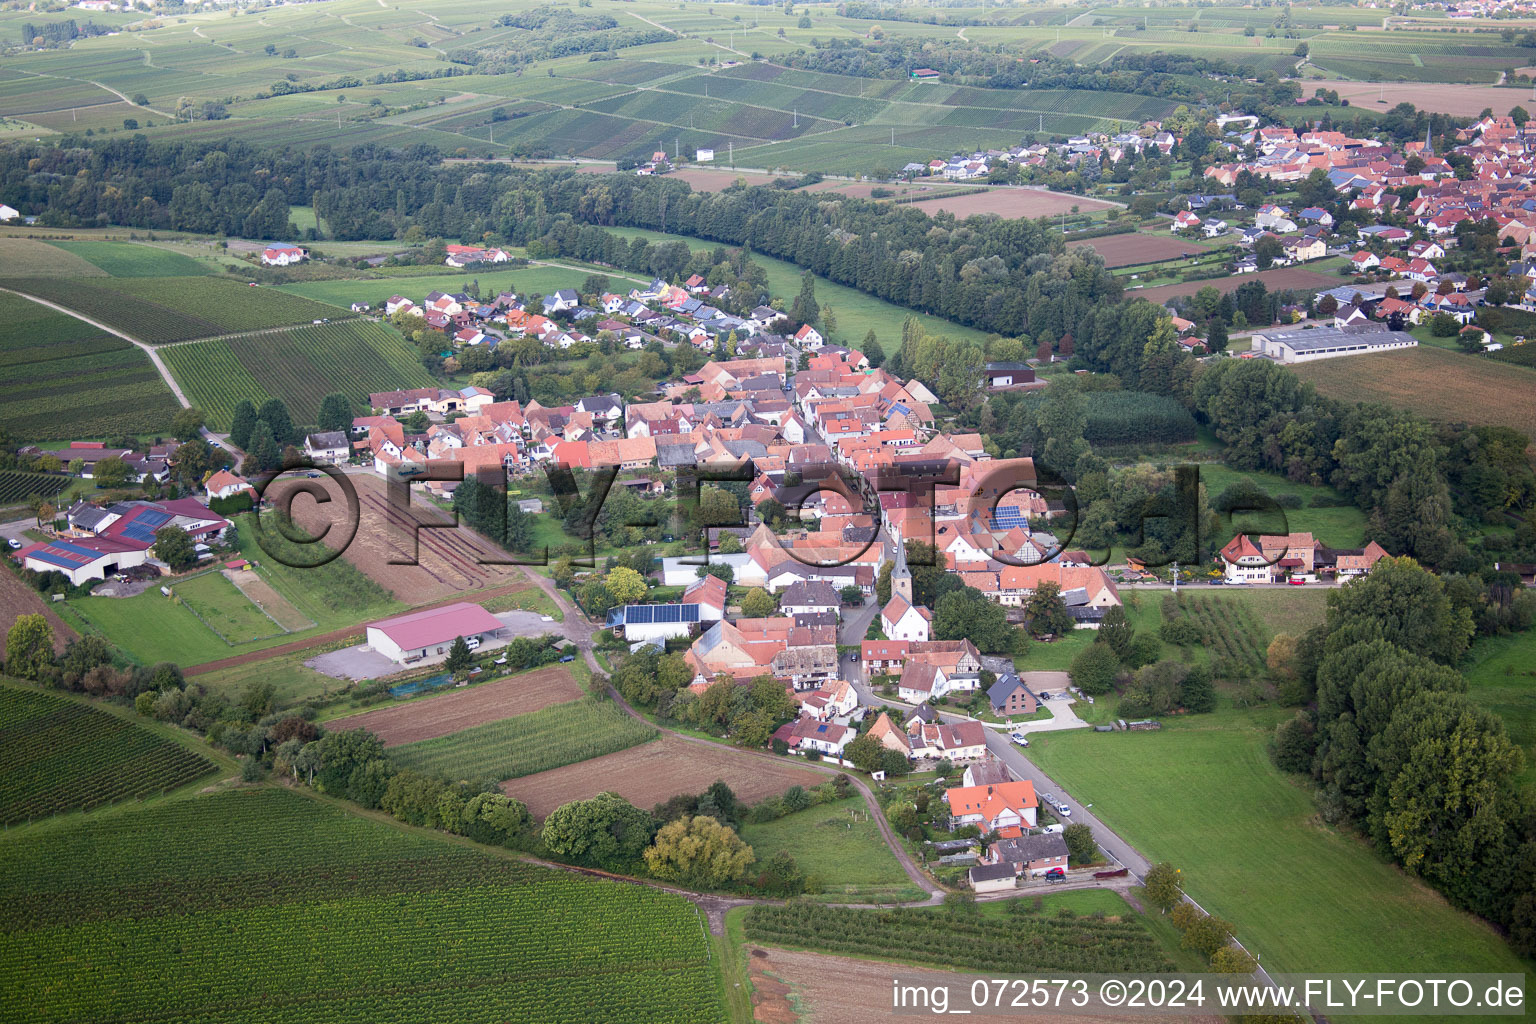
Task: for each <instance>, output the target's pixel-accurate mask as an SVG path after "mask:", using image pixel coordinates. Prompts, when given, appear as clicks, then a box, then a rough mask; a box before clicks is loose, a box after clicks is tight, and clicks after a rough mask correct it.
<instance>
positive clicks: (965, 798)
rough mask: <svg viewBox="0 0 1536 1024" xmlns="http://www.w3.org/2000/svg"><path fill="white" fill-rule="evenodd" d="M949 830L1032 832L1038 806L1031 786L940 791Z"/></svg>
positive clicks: (1025, 782)
mask: <svg viewBox="0 0 1536 1024" xmlns="http://www.w3.org/2000/svg"><path fill="white" fill-rule="evenodd" d="M944 802H945V803H946V804H948V805H949V825H950V828H951V829H956V828H960V827H961V826H964V825H975V826H976V827H977V828H979V829H981V831H982V832H983V834H985V833H987V832H996V831H997V830H998V829H1002V828H1008V827H1010V826H1011V827H1014V828H1034V827H1035V824H1036V821H1037V818H1036V814H1037V812H1038V810H1039V806H1040V802H1039V799H1038V798H1037V797H1036V796H1035V787H1034V784H1033V783H1031V782H1029V781H1028V780H1025V779H1021V780H1019V781H1017V782H1001V783H994V784H990V785H986V786H958V787H956V788H954V789H948V790H945V791H944Z"/></svg>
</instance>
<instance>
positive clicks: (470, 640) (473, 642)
mask: <svg viewBox="0 0 1536 1024" xmlns="http://www.w3.org/2000/svg"><path fill="white" fill-rule="evenodd" d="M464 646H466V647H468V648H469V649H470V650H472V651H474V650H478V649H479V647H480V638H479V637H477V636H467V637H465V638H464Z"/></svg>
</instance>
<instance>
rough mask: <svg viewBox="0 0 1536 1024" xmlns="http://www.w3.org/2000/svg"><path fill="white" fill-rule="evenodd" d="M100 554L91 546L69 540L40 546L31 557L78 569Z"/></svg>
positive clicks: (66, 567) (62, 566) (50, 563)
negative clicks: (86, 546) (85, 546)
mask: <svg viewBox="0 0 1536 1024" xmlns="http://www.w3.org/2000/svg"><path fill="white" fill-rule="evenodd" d="M61 552H68V554H69V555H74V556H76V557H74V558H71V557H68V556H67V555H65V554H62V553H61ZM98 555H99V552H96V551H92V550H91V549H90V548H83V547H81V546H80V545H78V544H70V543H68V542H67V541H54V542H53V543H52V544H50V545H48V547H46V548H38V549H37V550H36V551H34V552H32V555H31V557H33V558H35V559H37V560H38V561H40V562H47V563H48V564H49V565H57V566H59V567H60V568H63V569H78V568H80V567H81V566H82V565H86V564H88V563H90V562H93V561H95V560H96V558H97V556H98Z"/></svg>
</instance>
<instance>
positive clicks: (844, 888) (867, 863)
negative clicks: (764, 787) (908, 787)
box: [741, 796, 923, 902]
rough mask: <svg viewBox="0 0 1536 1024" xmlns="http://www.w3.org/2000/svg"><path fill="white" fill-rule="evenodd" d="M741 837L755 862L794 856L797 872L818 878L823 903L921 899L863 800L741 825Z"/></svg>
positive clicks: (857, 799) (824, 805) (852, 798)
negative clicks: (774, 856)
mask: <svg viewBox="0 0 1536 1024" xmlns="http://www.w3.org/2000/svg"><path fill="white" fill-rule="evenodd" d="M741 838H742V839H744V840H745V841H746V843H747V845H749V846H751V847H752V849H753V851H754V852H755V853H756V854H757V859H758V861H759V862H766V861H767V860H768V859H769V858H770V857H772V856H773V855H774V854H776V853H778V852H779V851H781V850H782V851H784V852H786V853H788V854H790V855H791V856H793V857H794V858H795V863H797V864H799V865H800V870H802V871H804V872H805V873H806V874H807V875H815V876H816V877H817V878H819V879H821V882H822V885H823V887H824V888H823V892H824V893H825V897H824V898H826V899H832V900H835V899H837V898H839V897H842V898H845V899H846V898H862V899H870V900H879V901H881V902H898V901H901V900H908V899H911V900H919V899H922V898H923V895H922V893H921V891H920V890H919V889H918V888H917V886H915V885H913V884H912V880H911V879H909V878H908V877H907V874H906V872H905V871H903V870H902V869H901V864H899V863H898V862H897V860H896V856H895V855H894V854H893V853H891V848H890V846H888V845H887V844H886V842H885V837H884V836H882V835H881V834H880V827H879V826H878V825H877V824H876V823H875V822H874V821H873V820H872V819H871V818H870V816H869V806H868V805H867V804H865V802H864V799H863V797H858V796H854V797H849V798H848V799H846V800H836V801H833V802H832V803H828V804H820V805H818V806H816V807H810V808H807V809H806V810H803V811H796V812H795V813H793V814H786V815H785V816H784V817H782V818H779V819H778V820H776V821H770V822H765V823H762V824H749V825H743V826H742V829H741Z"/></svg>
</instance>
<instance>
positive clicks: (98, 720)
mask: <svg viewBox="0 0 1536 1024" xmlns="http://www.w3.org/2000/svg"><path fill="white" fill-rule="evenodd" d="M214 767H215V766H214V763H213V762H212V761H210V760H209V759H208V758H206V757H204V756H202V755H201V754H198V753H196V752H195V751H193V750H191V749H190V748H189V747H186V746H184V745H182V744H180V743H177V742H176V741H175V740H171V739H167V738H166V737H164V736H162V735H160V734H159V733H158V732H156V731H154V730H152V729H150V728H146V727H145V726H142V725H137V724H135V723H133V722H131V721H129V720H128V719H127V718H126V717H119V716H118V715H116V714H112V713H109V712H107V711H103V710H101V709H99V708H96V707H93V706H92V705H90V704H89V703H87V702H86V701H84V700H83V699H81V698H78V697H68V696H64V695H62V694H55V693H42V692H40V691H37V690H31V689H18V688H15V687H11V686H0V823H3V824H6V825H14V824H16V823H17V822H24V821H28V820H32V819H36V818H45V817H47V816H49V815H52V814H58V813H61V812H63V811H71V810H76V809H80V808H83V809H86V810H89V809H91V808H93V807H100V806H102V805H104V804H110V803H114V802H116V801H118V800H127V799H130V798H133V797H138V798H140V799H142V798H143V797H145V796H148V795H150V794H154V793H162V792H166V791H169V790H173V789H177V788H179V787H181V786H184V785H186V784H187V783H188V782H191V781H193V780H194V779H197V778H200V777H202V776H204V775H207V774H208V773H210V772H212V771H213V770H214Z"/></svg>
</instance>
